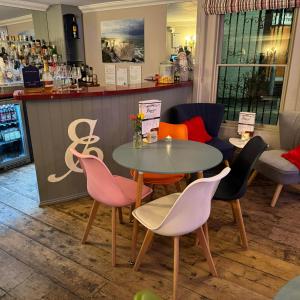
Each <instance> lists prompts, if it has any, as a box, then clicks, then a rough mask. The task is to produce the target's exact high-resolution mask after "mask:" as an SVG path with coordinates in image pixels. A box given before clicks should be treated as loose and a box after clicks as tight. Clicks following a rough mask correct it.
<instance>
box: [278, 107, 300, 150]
mask: <svg viewBox="0 0 300 300" xmlns="http://www.w3.org/2000/svg"><path fill="white" fill-rule="evenodd" d="M279 132H280V147H281V148H282V149H284V150H291V149H293V148H295V147H297V146H298V145H300V111H287V112H283V113H280V114H279Z"/></svg>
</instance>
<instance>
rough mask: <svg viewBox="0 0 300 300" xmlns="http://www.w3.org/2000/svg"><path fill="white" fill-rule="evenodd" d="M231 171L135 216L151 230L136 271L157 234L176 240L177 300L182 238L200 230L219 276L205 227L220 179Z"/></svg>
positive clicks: (201, 241) (150, 205) (213, 270)
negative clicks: (180, 241) (180, 238)
mask: <svg viewBox="0 0 300 300" xmlns="http://www.w3.org/2000/svg"><path fill="white" fill-rule="evenodd" d="M229 172H230V168H228V167H227V168H225V169H224V170H223V171H222V172H221V173H220V174H218V175H216V176H214V177H210V178H201V179H198V180H196V181H194V182H192V183H191V184H190V185H188V186H187V187H186V189H185V190H184V191H183V192H182V193H181V194H180V193H175V194H171V195H167V196H165V197H162V198H159V199H157V200H154V201H152V202H149V203H147V204H145V205H143V206H141V207H139V208H137V209H135V210H134V211H133V216H134V217H135V218H136V219H137V220H138V221H139V222H140V223H141V224H143V225H144V226H145V227H147V229H148V231H147V233H146V236H145V239H144V241H143V244H142V247H141V249H140V252H139V255H138V257H137V259H136V262H135V265H134V270H135V271H137V270H138V268H139V266H140V264H141V261H142V259H143V256H144V255H145V253H146V252H147V250H148V247H149V245H150V244H151V241H152V238H153V235H154V233H157V234H160V235H164V236H172V237H174V275H173V299H176V296H177V281H178V270H179V237H180V236H182V235H185V234H188V233H190V232H193V231H195V230H196V231H197V236H198V240H199V244H200V246H201V247H202V249H203V252H204V255H205V257H206V259H207V262H208V265H209V268H210V271H211V273H212V275H214V276H218V275H217V271H216V268H215V265H214V262H213V259H212V256H211V253H210V249H209V245H208V240H207V238H208V237H206V236H205V234H204V231H203V228H202V226H203V225H204V224H205V223H206V222H207V219H208V218H209V215H210V209H211V199H212V197H213V196H214V194H215V191H216V189H217V187H218V185H219V183H220V180H221V179H222V178H224V177H225V176H226V175H227V174H228V173H229Z"/></svg>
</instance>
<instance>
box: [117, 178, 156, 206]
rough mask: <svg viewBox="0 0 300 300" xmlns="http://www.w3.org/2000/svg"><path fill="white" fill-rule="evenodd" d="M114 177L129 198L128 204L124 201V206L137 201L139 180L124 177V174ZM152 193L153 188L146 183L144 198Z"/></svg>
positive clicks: (143, 191) (143, 192)
mask: <svg viewBox="0 0 300 300" xmlns="http://www.w3.org/2000/svg"><path fill="white" fill-rule="evenodd" d="M114 178H115V180H116V182H117V184H118V185H119V187H120V189H121V190H122V192H123V193H124V194H125V195H126V197H127V198H128V203H127V204H126V203H124V204H123V205H122V206H124V205H129V204H132V203H135V200H136V190H137V182H136V181H134V180H132V179H129V178H126V177H122V176H117V175H114ZM151 193H152V189H151V188H149V187H148V186H146V185H144V186H143V190H142V199H143V198H145V197H147V196H148V195H150V194H151Z"/></svg>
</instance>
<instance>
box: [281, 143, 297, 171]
mask: <svg viewBox="0 0 300 300" xmlns="http://www.w3.org/2000/svg"><path fill="white" fill-rule="evenodd" d="M281 156H282V157H284V158H285V159H287V160H288V161H289V162H291V163H292V164H293V165H295V166H296V167H297V168H298V169H299V170H300V145H298V146H297V147H296V148H294V149H292V150H290V151H289V152H287V153H283V154H281Z"/></svg>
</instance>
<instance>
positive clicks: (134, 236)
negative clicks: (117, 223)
mask: <svg viewBox="0 0 300 300" xmlns="http://www.w3.org/2000/svg"><path fill="white" fill-rule="evenodd" d="M142 190H143V172H139V173H138V177H137V191H136V200H135V208H137V207H140V206H141V203H142ZM138 232H139V222H138V221H137V219H134V221H133V232H132V242H131V260H130V263H131V264H134V262H135V258H136V244H137V239H138Z"/></svg>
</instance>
